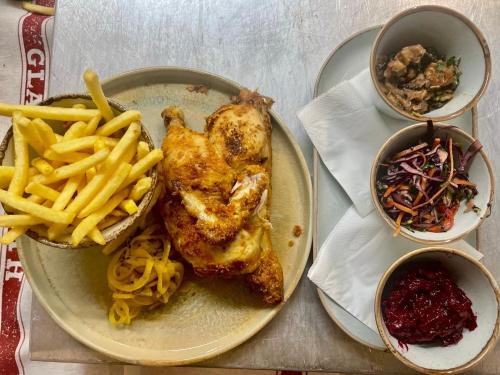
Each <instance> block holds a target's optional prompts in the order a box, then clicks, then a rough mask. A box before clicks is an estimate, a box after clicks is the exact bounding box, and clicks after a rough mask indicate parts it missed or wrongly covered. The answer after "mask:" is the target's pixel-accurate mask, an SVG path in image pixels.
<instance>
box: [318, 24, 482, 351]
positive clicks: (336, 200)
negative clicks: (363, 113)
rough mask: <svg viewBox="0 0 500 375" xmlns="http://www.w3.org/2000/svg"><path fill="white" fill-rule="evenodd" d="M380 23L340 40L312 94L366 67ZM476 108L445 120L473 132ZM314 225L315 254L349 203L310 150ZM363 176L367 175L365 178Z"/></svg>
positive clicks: (342, 317)
mask: <svg viewBox="0 0 500 375" xmlns="http://www.w3.org/2000/svg"><path fill="white" fill-rule="evenodd" d="M381 28H382V26H374V27H371V28H369V29H366V30H363V31H360V32H359V33H357V34H354V35H352V36H351V37H349V38H347V39H346V40H345V41H344V42H343V43H341V44H340V45H339V46H338V47H337V48H336V49H335V50H334V51H333V52H332V53H331V54H330V56H328V58H327V59H326V61H325V62H324V64H323V66H322V68H321V69H320V72H319V73H318V77H317V79H316V87H315V92H314V96H319V95H321V94H323V93H325V92H326V91H328V90H329V89H330V88H332V87H333V86H335V85H337V84H339V83H340V82H342V81H344V80H347V79H350V78H352V77H354V76H356V75H357V74H358V73H360V72H361V71H362V70H363V69H367V68H368V66H369V60H370V51H371V48H372V45H373V42H374V40H375V37H376V36H377V34H378V32H379V31H380V29H381ZM382 116H384V118H385V120H386V122H387V123H388V124H390V126H391V127H393V128H394V130H395V131H396V130H398V129H401V128H403V127H404V126H407V125H408V124H412V122H409V121H402V120H397V119H393V118H391V117H389V116H386V115H384V114H382ZM476 120H477V116H476V110H475V108H473V109H472V111H468V112H466V113H464V114H463V115H462V116H459V117H456V118H454V119H453V120H450V121H447V122H448V123H450V124H452V125H456V126H458V127H459V128H461V129H463V130H465V131H466V132H468V133H469V134H472V135H474V134H475V133H476V126H477V125H476ZM313 156H314V219H313V220H314V225H313V227H314V228H315V233H314V235H313V237H314V246H313V256H314V257H315V256H316V253H317V250H319V248H320V247H321V245H322V244H323V242H324V241H325V239H326V237H327V236H328V234H329V233H330V232H331V231H332V229H333V227H334V226H335V225H336V224H337V222H338V221H339V220H340V218H341V217H342V216H343V215H344V213H345V212H346V210H347V209H348V208H349V207H350V206H351V204H352V203H351V201H350V200H349V197H348V196H347V195H346V193H345V192H344V190H343V189H342V187H341V186H340V185H339V184H338V183H337V181H335V179H334V178H333V176H332V175H331V173H330V172H329V171H328V169H327V168H326V167H325V165H324V164H323V162H322V161H321V159H320V157H319V155H318V153H317V152H316V150H314V153H313ZM366 178H367V179H369V178H370V176H367V177H366ZM467 240H468V241H469V242H470V243H472V244H474V245H475V246H476V248H477V249H479V244H478V243H476V232H475V231H474V232H473V233H471V234H470V235H469V236H468V237H467ZM318 293H319V297H320V300H321V303H322V304H323V306H324V307H325V310H326V311H327V313H328V315H329V316H330V317H331V318H332V320H333V321H335V323H337V325H338V326H339V327H340V328H341V329H342V330H343V331H344V332H345V333H346V334H348V335H349V336H350V337H352V338H353V339H354V340H356V341H358V342H360V343H361V344H363V345H366V346H369V347H371V348H373V349H378V350H386V349H387V348H386V346H385V344H384V342H383V341H382V338H381V337H380V335H379V334H378V332H375V331H373V330H372V329H370V328H369V327H368V326H366V325H365V324H364V323H362V322H361V321H360V320H358V319H357V318H355V317H354V316H353V315H351V314H350V313H349V312H347V311H346V310H344V309H343V308H342V307H341V306H340V305H338V304H337V303H336V302H335V301H333V300H332V299H331V298H330V297H328V296H327V295H326V294H325V293H323V292H322V291H321V290H319V289H318Z"/></svg>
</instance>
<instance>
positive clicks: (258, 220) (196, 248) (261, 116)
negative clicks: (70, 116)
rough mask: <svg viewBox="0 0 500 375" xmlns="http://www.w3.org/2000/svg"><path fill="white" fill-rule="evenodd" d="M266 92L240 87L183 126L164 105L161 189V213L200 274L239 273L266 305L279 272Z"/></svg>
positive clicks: (278, 293)
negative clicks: (193, 124)
mask: <svg viewBox="0 0 500 375" xmlns="http://www.w3.org/2000/svg"><path fill="white" fill-rule="evenodd" d="M271 105H272V100H271V99H270V98H267V97H264V96H261V95H259V94H258V93H257V92H252V91H249V90H242V91H241V92H240V95H239V96H238V97H236V98H233V100H232V103H231V104H227V105H223V106H222V107H220V108H219V109H218V110H216V111H215V112H214V113H213V114H212V115H210V116H209V117H208V118H207V120H206V125H205V132H204V133H199V132H196V131H193V130H191V129H188V128H186V126H185V124H184V114H183V112H182V110H181V108H179V107H167V108H166V109H165V110H164V111H163V112H162V117H163V119H164V122H165V126H166V127H167V134H166V136H165V139H164V141H163V145H162V149H163V153H164V157H165V158H164V160H163V168H162V169H163V174H164V182H165V186H166V192H165V194H164V196H163V198H162V201H161V208H162V209H161V212H162V216H163V220H164V221H165V225H166V228H167V230H168V232H169V234H170V236H171V237H172V242H173V244H174V246H175V249H176V250H177V251H178V252H179V253H180V254H181V255H182V257H183V258H184V259H185V260H186V261H187V262H189V263H190V264H191V265H192V266H193V269H194V271H195V272H196V274H198V275H200V276H219V277H226V278H229V277H244V278H245V279H246V281H247V283H248V285H249V286H250V288H251V289H253V290H254V291H256V292H258V293H259V294H260V295H261V296H262V299H263V300H264V301H265V302H266V303H269V304H278V303H280V302H281V301H282V300H283V271H282V268H281V265H280V262H279V259H278V256H277V254H276V253H275V251H274V250H273V247H272V244H271V234H270V230H271V223H270V221H269V219H270V214H269V210H270V204H271V165H272V155H271V122H270V117H269V113H268V110H269V108H270V106H271Z"/></svg>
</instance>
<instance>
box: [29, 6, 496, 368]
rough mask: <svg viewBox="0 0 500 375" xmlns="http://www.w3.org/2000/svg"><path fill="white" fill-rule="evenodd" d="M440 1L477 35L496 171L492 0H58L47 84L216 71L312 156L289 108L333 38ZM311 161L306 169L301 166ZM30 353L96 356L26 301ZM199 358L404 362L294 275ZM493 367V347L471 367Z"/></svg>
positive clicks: (490, 248)
mask: <svg viewBox="0 0 500 375" xmlns="http://www.w3.org/2000/svg"><path fill="white" fill-rule="evenodd" d="M428 3H433V4H434V3H435V4H442V5H448V6H450V7H452V8H454V9H456V10H458V11H461V12H462V13H464V14H465V15H466V16H467V17H469V18H471V19H472V21H474V22H475V23H476V24H477V25H478V26H479V28H480V29H481V30H482V31H483V33H484V34H485V36H486V38H487V40H488V43H489V45H490V49H491V52H492V58H493V70H492V80H491V82H490V85H489V87H488V90H487V92H486V94H485V96H484V97H483V99H482V100H481V101H480V102H479V105H478V113H479V118H478V123H479V126H478V128H479V138H480V139H481V141H482V142H483V144H484V147H485V150H486V152H487V153H488V155H489V156H490V158H491V160H492V162H493V165H494V171H495V172H496V173H495V174H496V175H497V176H499V175H500V173H499V172H500V170H499V168H498V167H497V166H498V165H499V163H500V141H499V140H498V138H497V137H498V136H497V133H498V130H497V129H498V128H497V126H498V125H497V124H498V123H500V114H499V110H500V106H499V105H498V103H499V102H500V100H499V99H500V98H499V95H498V92H499V88H500V87H499V86H500V80H499V79H498V77H499V73H500V66H499V65H497V64H496V60H497V58H498V57H499V56H500V35H499V33H498V27H499V26H498V19H500V1H496V0H481V1H480V0H476V1H471V0H454V1H429V0H428V1H415V0H378V1H370V0H350V1H348V0H343V1H340V0H337V1H326V0H325V1H317V0H310V1H307V0H255V1H249V0H246V1H227V0H206V1H203V0H200V1H179V0H178V1H153V0H151V1H145V0H143V1H140V0H127V1H119V0H108V1H99V0H87V1H85V2H84V3H83V2H81V1H78V0H59V1H58V4H57V5H58V6H57V13H56V21H55V36H54V38H55V40H54V50H53V56H52V69H51V80H50V94H51V95H54V94H58V93H63V92H71V91H75V90H82V89H83V84H82V80H81V74H82V72H83V71H84V70H85V69H86V68H87V67H92V68H94V69H95V70H97V71H98V72H99V73H100V75H101V76H102V77H106V76H110V75H112V74H116V73H119V72H121V71H125V70H129V69H133V68H139V67H145V66H155V65H176V66H186V67H196V68H200V69H204V70H208V71H211V72H214V73H217V74H221V75H223V76H226V77H228V78H230V79H233V80H235V81H237V82H239V83H241V84H243V85H246V86H248V87H251V88H259V90H260V91H261V92H262V93H263V94H265V95H269V96H271V97H273V98H274V99H275V100H276V104H275V107H274V109H275V110H276V112H277V113H278V114H279V115H281V116H282V118H283V119H284V120H285V123H286V124H288V126H289V127H290V129H291V131H292V132H293V133H294V135H295V136H296V138H297V140H298V142H299V144H300V145H301V147H302V150H303V152H304V154H305V156H306V159H307V160H308V163H309V167H310V168H311V167H312V147H311V144H310V142H309V140H308V138H307V136H306V134H305V132H304V130H303V128H302V126H301V125H300V123H299V121H298V119H297V118H296V116H295V113H296V111H297V109H298V108H300V107H301V106H303V105H305V104H306V103H307V102H309V101H310V100H311V99H312V97H313V90H314V82H315V78H316V75H317V73H318V71H319V68H320V67H321V64H322V63H323V60H324V59H325V58H326V57H327V56H328V54H329V53H330V52H331V50H332V49H333V48H335V46H336V45H337V44H339V43H340V42H341V41H342V40H344V39H345V38H346V37H348V36H349V35H351V34H352V33H354V32H356V31H358V30H361V29H363V28H366V27H368V26H372V25H376V24H380V23H383V22H384V21H385V20H387V19H388V18H389V17H390V16H392V15H393V14H394V13H396V12H398V11H400V10H403V9H405V8H408V7H410V6H412V5H420V4H428ZM310 170H311V171H312V168H311V169H310ZM499 203H500V200H499V199H498V198H497V199H496V200H495V206H494V208H493V212H492V215H491V217H490V218H489V219H488V220H486V222H485V223H484V225H483V226H482V227H481V229H480V236H481V249H482V251H484V253H485V254H486V257H485V259H484V263H485V265H486V266H487V267H488V268H489V269H490V270H491V271H492V273H493V275H494V276H495V277H496V278H497V280H499V279H500V256H499V255H498V252H497V247H498V244H499V243H500V220H499V219H500V211H499V210H498V205H499ZM31 354H32V358H33V359H39V360H57V361H85V362H106V361H108V359H107V358H104V357H102V356H99V355H97V354H95V353H94V352H92V351H90V350H88V349H86V348H84V347H83V346H82V345H80V344H79V343H77V342H76V341H74V340H72V339H71V338H70V337H69V336H68V335H66V334H65V333H64V332H63V331H61V330H60V329H59V328H58V327H57V326H56V325H55V323H53V322H52V321H51V320H50V319H49V318H48V317H47V315H46V314H45V312H44V311H43V310H42V309H41V308H40V307H39V306H38V305H37V304H36V303H35V304H34V306H33V324H32V337H31ZM203 365H207V366H217V367H239V368H273V369H283V368H284V369H304V370H317V371H319V370H328V371H333V372H349V373H355V372H358V373H360V372H364V373H376V374H381V373H384V374H408V373H413V372H412V371H411V370H409V369H407V368H405V367H404V366H403V365H402V364H400V363H399V362H398V361H397V360H396V359H395V358H393V357H392V356H391V355H390V354H388V353H383V352H378V351H373V350H370V349H368V348H366V347H364V346H362V345H360V344H358V343H356V342H355V341H354V340H352V339H351V338H349V337H348V336H347V335H346V334H344V333H342V332H341V331H340V329H339V328H338V327H336V326H335V324H334V323H333V322H332V321H331V319H330V318H329V317H328V315H327V314H326V313H325V311H324V309H323V307H322V306H321V304H320V302H319V299H318V296H317V294H316V290H315V288H314V287H313V285H312V283H310V282H309V281H308V280H307V279H306V278H305V276H304V277H303V280H302V282H301V283H300V285H299V287H298V288H297V290H296V291H295V293H294V295H293V296H292V298H291V299H290V301H289V302H288V303H287V305H286V306H285V307H284V309H283V310H282V312H281V313H280V314H279V315H278V316H277V317H276V318H275V319H274V320H273V321H272V322H271V323H270V324H269V325H268V326H267V327H266V328H265V329H263V330H262V331H261V332H260V333H259V334H258V335H256V336H255V337H254V338H252V339H251V340H249V341H248V342H246V343H245V344H243V345H242V346H240V347H238V348H237V349H235V350H232V351H231V352H229V353H227V354H225V355H222V356H220V357H218V358H216V359H214V360H211V361H209V362H206V363H204V364H203ZM472 373H475V374H498V373H500V348H499V347H497V348H496V349H495V351H494V352H493V353H492V354H490V355H489V356H488V357H487V358H486V360H485V361H484V362H483V363H482V364H481V365H479V367H477V368H476V369H475V370H473V371H472Z"/></svg>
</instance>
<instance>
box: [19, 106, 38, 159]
mask: <svg viewBox="0 0 500 375" xmlns="http://www.w3.org/2000/svg"><path fill="white" fill-rule="evenodd" d="M12 119H13V121H15V122H16V123H17V125H18V126H19V131H20V132H21V134H22V135H23V137H24V139H26V142H28V144H29V145H30V146H31V147H33V149H34V150H35V152H36V153H37V154H38V155H43V152H44V151H45V146H44V144H43V141H42V138H41V137H40V134H39V133H38V129H37V127H36V126H34V125H32V124H31V121H30V120H29V119H27V118H26V117H24V116H23V115H22V114H21V112H14V114H13V116H12Z"/></svg>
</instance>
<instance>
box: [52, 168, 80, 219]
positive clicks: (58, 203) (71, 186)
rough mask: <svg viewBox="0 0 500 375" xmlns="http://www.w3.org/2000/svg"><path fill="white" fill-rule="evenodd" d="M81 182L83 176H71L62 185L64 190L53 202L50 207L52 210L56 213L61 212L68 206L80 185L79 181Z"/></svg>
mask: <svg viewBox="0 0 500 375" xmlns="http://www.w3.org/2000/svg"><path fill="white" fill-rule="evenodd" d="M82 180H83V175H77V176H72V177H71V178H69V179H68V181H67V182H66V185H64V188H63V189H62V190H61V193H60V194H59V196H58V197H57V199H56V200H55V201H54V204H53V205H52V209H53V210H56V211H62V210H64V208H65V207H66V206H67V205H68V203H69V201H70V200H71V198H72V197H73V194H75V191H76V189H77V187H78V185H79V184H80V181H82Z"/></svg>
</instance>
